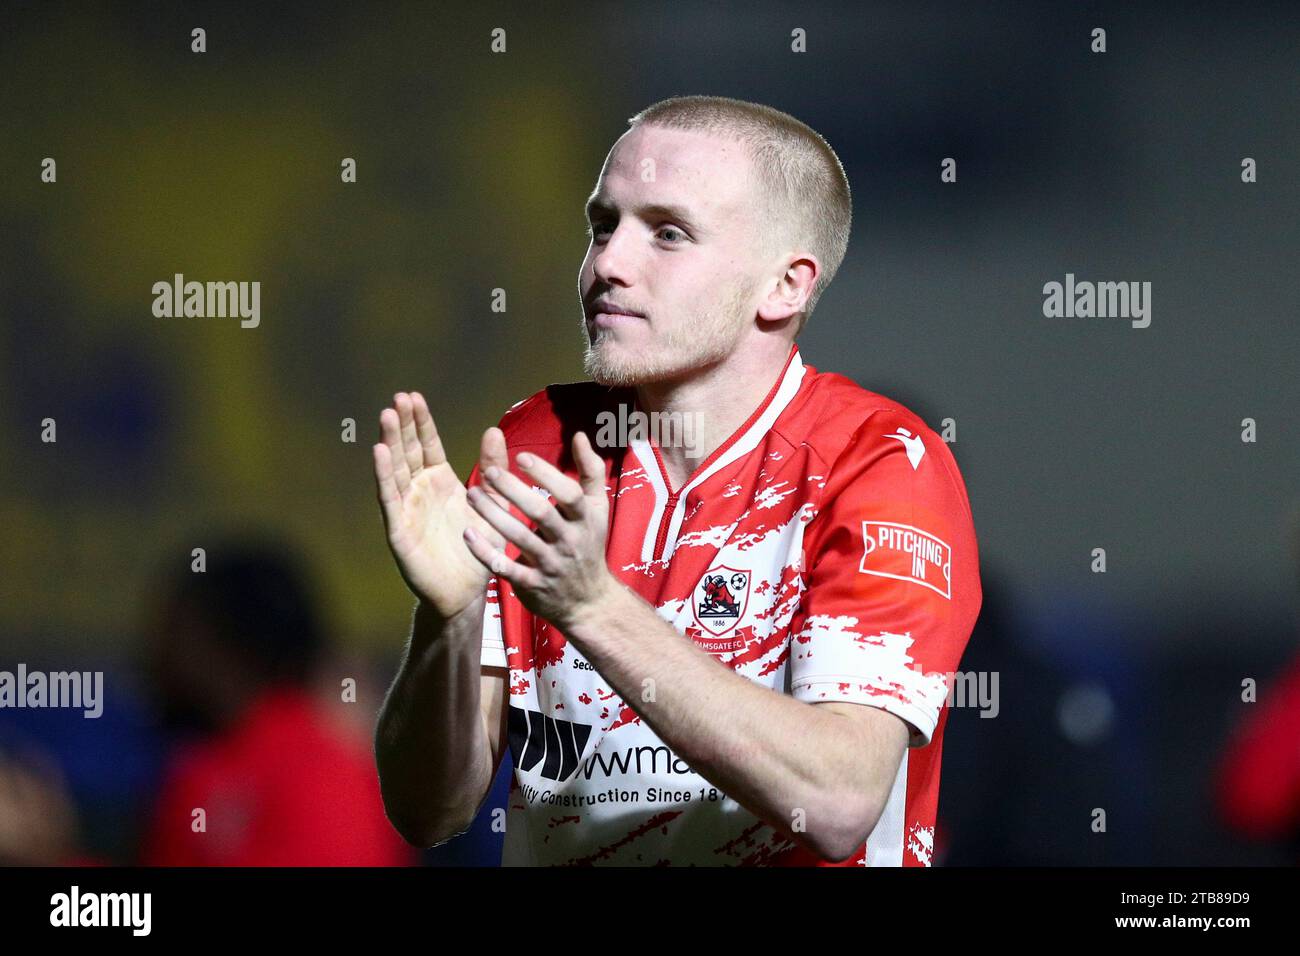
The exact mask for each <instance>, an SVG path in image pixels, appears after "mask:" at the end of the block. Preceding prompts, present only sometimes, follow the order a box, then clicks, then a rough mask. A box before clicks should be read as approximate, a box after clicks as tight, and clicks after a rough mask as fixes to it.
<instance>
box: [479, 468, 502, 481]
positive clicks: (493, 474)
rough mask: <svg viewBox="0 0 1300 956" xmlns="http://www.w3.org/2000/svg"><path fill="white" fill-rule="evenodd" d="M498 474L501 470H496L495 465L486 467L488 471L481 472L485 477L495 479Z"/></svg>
mask: <svg viewBox="0 0 1300 956" xmlns="http://www.w3.org/2000/svg"><path fill="white" fill-rule="evenodd" d="M500 473H501V469H500V468H498V467H497V466H496V465H488V470H487V471H485V472H483V474H485V475H487V477H489V478H496V476H497V475H499V474H500Z"/></svg>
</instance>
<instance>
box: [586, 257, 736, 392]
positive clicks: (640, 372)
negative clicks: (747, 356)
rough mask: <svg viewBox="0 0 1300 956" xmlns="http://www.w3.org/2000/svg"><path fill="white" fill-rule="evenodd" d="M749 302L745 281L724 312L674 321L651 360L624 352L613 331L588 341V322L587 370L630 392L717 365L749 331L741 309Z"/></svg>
mask: <svg viewBox="0 0 1300 956" xmlns="http://www.w3.org/2000/svg"><path fill="white" fill-rule="evenodd" d="M748 298H749V289H748V287H747V285H746V283H745V282H744V281H743V280H742V281H740V282H738V283H737V284H736V286H735V287H734V288H733V289H732V292H731V295H730V296H728V297H727V298H726V300H725V301H724V302H723V304H722V305H721V306H720V307H719V308H717V309H708V310H704V311H702V312H699V313H697V314H696V315H695V316H694V317H693V318H692V319H691V320H690V321H686V322H674V323H671V324H670V325H669V326H668V328H667V329H666V330H659V331H657V333H656V341H655V343H654V346H653V348H654V352H653V354H649V355H647V354H636V355H629V354H627V351H626V350H620V349H619V347H618V345H617V344H616V343H615V341H614V338H613V336H614V335H615V334H616V333H615V332H614V330H612V329H597V330H596V338H595V341H589V340H588V339H587V327H586V324H585V322H584V324H583V327H582V337H583V341H584V342H585V343H586V351H585V352H584V353H583V356H582V368H583V371H584V372H585V373H586V374H587V376H588V378H590V379H591V380H592V381H594V382H596V383H597V384H600V385H608V386H617V387H631V386H636V385H649V384H652V383H655V382H663V381H666V380H669V379H672V378H674V377H677V376H680V375H682V374H683V373H686V372H691V371H694V370H695V369H699V368H705V367H707V366H710V365H714V364H716V363H717V362H720V361H722V360H723V359H724V358H726V357H727V356H728V355H730V354H731V353H732V352H733V351H734V350H735V347H736V343H737V342H738V341H739V340H740V336H741V334H742V333H743V332H744V330H745V323H744V322H743V321H742V319H741V310H742V309H743V308H744V307H745V302H746V300H747V299H748Z"/></svg>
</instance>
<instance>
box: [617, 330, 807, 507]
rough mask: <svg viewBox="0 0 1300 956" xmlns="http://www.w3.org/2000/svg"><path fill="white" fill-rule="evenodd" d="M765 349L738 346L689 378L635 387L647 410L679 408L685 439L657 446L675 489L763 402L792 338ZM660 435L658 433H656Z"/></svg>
mask: <svg viewBox="0 0 1300 956" xmlns="http://www.w3.org/2000/svg"><path fill="white" fill-rule="evenodd" d="M763 345H764V347H763V348H756V349H750V350H746V348H745V346H744V345H742V346H739V347H738V348H737V349H736V350H735V351H734V352H733V353H732V354H731V355H729V356H728V357H727V358H726V359H724V360H723V361H721V362H719V363H718V364H717V365H715V366H713V367H711V368H708V369H704V370H701V371H700V372H698V373H696V374H695V375H693V376H692V377H691V378H689V379H687V380H685V381H676V382H656V383H654V384H651V385H640V386H638V387H637V390H636V392H637V402H638V404H639V405H640V408H641V410H642V411H643V412H646V413H647V414H652V413H655V412H658V413H660V414H661V415H663V414H673V413H676V414H675V415H674V416H673V418H672V419H670V420H671V421H674V422H678V423H681V425H682V426H683V427H681V428H680V429H679V431H678V435H679V436H683V435H684V436H685V438H686V440H685V441H677V442H671V443H663V444H660V445H659V456H660V458H662V459H663V463H664V469H665V470H666V471H667V472H668V480H669V482H670V483H671V485H672V490H673V491H676V490H678V489H680V488H681V487H682V485H684V484H686V482H687V480H688V479H689V478H690V477H691V475H692V474H693V473H694V471H695V470H696V469H697V468H698V467H699V466H700V464H701V463H702V462H703V461H704V460H705V459H706V458H708V457H709V455H711V454H713V452H714V451H716V450H717V448H718V447H719V446H720V445H721V444H722V443H723V442H725V441H726V440H727V439H728V438H730V437H731V436H732V435H733V434H734V433H735V431H736V429H738V428H739V427H740V426H741V425H742V424H743V423H744V421H745V420H746V419H747V418H749V416H750V415H752V414H753V413H754V411H755V409H757V408H758V406H759V405H760V404H762V402H763V399H765V398H766V397H767V394H768V392H770V391H771V390H772V386H773V385H775V384H776V382H777V378H778V377H779V376H780V375H781V371H782V369H784V368H785V365H786V360H787V359H788V358H789V357H790V346H791V343H790V342H788V341H785V340H784V339H777V338H775V337H774V338H773V339H772V340H771V341H770V342H768V341H764V343H763ZM655 437H657V438H658V437H659V436H655Z"/></svg>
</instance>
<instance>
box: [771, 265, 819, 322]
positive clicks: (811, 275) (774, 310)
mask: <svg viewBox="0 0 1300 956" xmlns="http://www.w3.org/2000/svg"><path fill="white" fill-rule="evenodd" d="M819 275H821V263H820V262H818V261H817V257H816V256H814V255H813V254H812V253H810V252H800V253H798V254H797V255H796V256H795V257H794V258H793V259H791V260H790V262H789V264H788V265H787V266H786V269H785V272H784V273H782V275H781V276H780V277H778V279H777V281H776V282H775V283H774V284H773V286H772V287H771V288H770V289H769V290H768V293H767V295H765V296H764V297H763V298H762V300H761V301H760V302H759V303H758V317H759V318H760V319H764V320H766V321H768V322H780V321H783V320H785V319H789V318H790V317H791V316H795V317H797V316H798V315H799V314H800V313H802V312H803V311H805V309H806V308H807V305H808V299H809V298H810V297H811V296H812V291H813V286H814V285H815V284H816V282H817V277H818V276H819ZM796 321H798V319H797V318H796Z"/></svg>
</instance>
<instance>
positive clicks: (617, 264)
mask: <svg viewBox="0 0 1300 956" xmlns="http://www.w3.org/2000/svg"><path fill="white" fill-rule="evenodd" d="M632 232H633V230H632V228H630V227H628V226H623V225H620V226H618V227H617V228H616V229H615V230H614V231H613V233H611V234H610V236H609V238H608V239H606V240H605V243H604V245H601V246H597V247H596V256H595V258H594V259H593V260H592V262H591V268H592V271H593V272H595V274H596V278H597V279H599V280H600V281H602V282H604V283H606V284H608V285H631V283H632V275H633V262H632V258H633V257H632V249H631V245H632V243H633V242H634V241H635V240H634V237H633V235H632Z"/></svg>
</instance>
